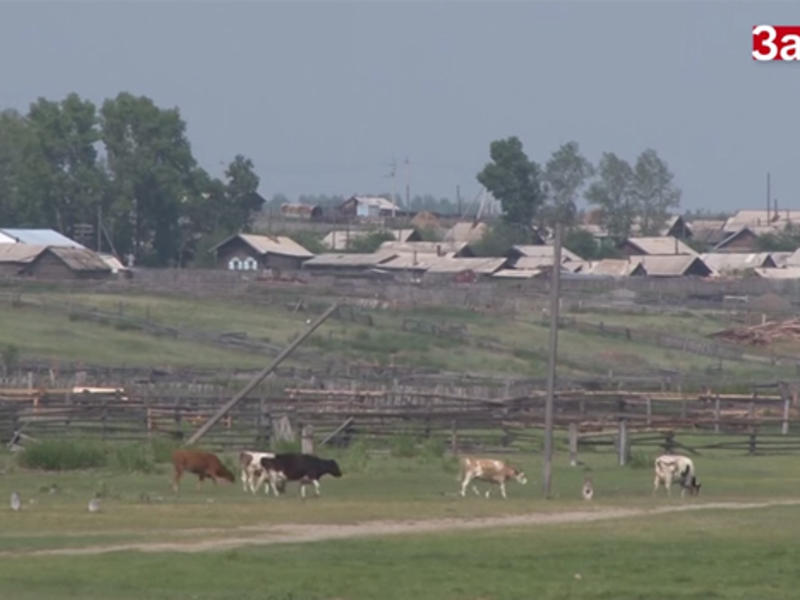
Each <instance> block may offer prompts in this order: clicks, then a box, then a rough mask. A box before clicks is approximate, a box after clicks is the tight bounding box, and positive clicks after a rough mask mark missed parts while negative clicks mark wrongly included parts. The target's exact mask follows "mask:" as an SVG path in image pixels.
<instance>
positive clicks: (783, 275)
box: [753, 267, 800, 279]
mask: <svg viewBox="0 0 800 600" xmlns="http://www.w3.org/2000/svg"><path fill="white" fill-rule="evenodd" d="M753 271H754V272H755V273H756V275H758V276H759V277H763V278H764V279H800V267H786V268H785V269H761V268H758V269H753Z"/></svg>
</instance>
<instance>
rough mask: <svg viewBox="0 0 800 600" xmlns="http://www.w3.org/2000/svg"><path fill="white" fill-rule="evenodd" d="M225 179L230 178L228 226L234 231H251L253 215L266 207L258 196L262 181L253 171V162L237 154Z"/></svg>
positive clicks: (227, 188) (226, 216) (228, 188)
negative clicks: (259, 185)
mask: <svg viewBox="0 0 800 600" xmlns="http://www.w3.org/2000/svg"><path fill="white" fill-rule="evenodd" d="M225 177H227V178H228V183H227V185H226V194H227V199H228V210H227V211H226V213H225V215H224V217H225V219H226V221H227V223H226V224H227V225H228V226H229V227H230V228H231V229H234V230H236V229H240V230H244V231H249V230H250V227H251V226H252V224H253V215H254V214H255V213H256V212H258V211H260V210H261V208H262V207H263V205H264V199H263V198H262V197H261V196H259V195H258V184H259V182H260V181H259V178H258V175H256V174H255V172H254V171H253V161H252V160H250V159H249V158H245V157H244V156H242V155H241V154H237V155H236V157H235V158H234V159H233V162H232V163H231V164H230V165H228V168H227V169H226V170H225Z"/></svg>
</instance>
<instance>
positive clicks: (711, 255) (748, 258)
mask: <svg viewBox="0 0 800 600" xmlns="http://www.w3.org/2000/svg"><path fill="white" fill-rule="evenodd" d="M700 258H702V259H703V261H704V262H705V263H706V264H707V265H708V266H709V267H710V268H712V269H713V270H714V271H716V272H717V273H719V274H720V275H734V274H736V273H744V272H745V271H750V270H752V269H757V268H758V269H769V268H771V269H774V268H776V267H777V264H775V261H774V260H773V258H772V254H771V253H769V252H707V253H705V254H701V255H700Z"/></svg>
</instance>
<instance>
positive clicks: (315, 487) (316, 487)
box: [312, 479, 319, 496]
mask: <svg viewBox="0 0 800 600" xmlns="http://www.w3.org/2000/svg"><path fill="white" fill-rule="evenodd" d="M312 483H313V484H314V491H315V492H316V493H317V496H319V480H318V479H314V480H313V481H312Z"/></svg>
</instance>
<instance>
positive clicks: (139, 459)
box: [111, 444, 156, 473]
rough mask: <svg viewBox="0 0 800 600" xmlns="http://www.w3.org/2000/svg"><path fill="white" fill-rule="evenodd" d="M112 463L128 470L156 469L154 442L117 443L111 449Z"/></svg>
mask: <svg viewBox="0 0 800 600" xmlns="http://www.w3.org/2000/svg"><path fill="white" fill-rule="evenodd" d="M111 459H112V460H111V462H112V465H113V466H114V467H116V468H118V469H121V470H123V471H128V472H134V471H138V472H140V473H152V472H153V471H155V468H156V464H155V452H154V451H153V446H152V444H117V445H114V446H113V447H112V449H111Z"/></svg>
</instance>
